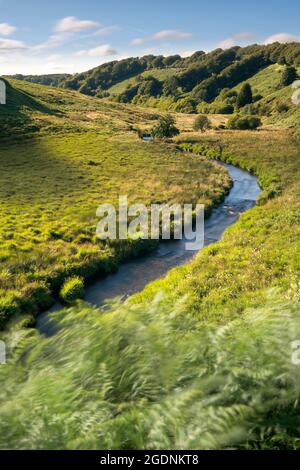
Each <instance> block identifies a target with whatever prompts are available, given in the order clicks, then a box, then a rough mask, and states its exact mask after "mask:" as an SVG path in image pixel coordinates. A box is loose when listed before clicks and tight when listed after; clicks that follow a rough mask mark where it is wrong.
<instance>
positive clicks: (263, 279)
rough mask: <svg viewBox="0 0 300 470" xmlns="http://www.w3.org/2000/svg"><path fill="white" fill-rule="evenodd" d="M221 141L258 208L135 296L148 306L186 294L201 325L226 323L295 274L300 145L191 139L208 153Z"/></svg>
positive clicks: (235, 135) (271, 136)
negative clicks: (250, 184) (253, 190)
mask: <svg viewBox="0 0 300 470" xmlns="http://www.w3.org/2000/svg"><path fill="white" fill-rule="evenodd" d="M220 142H222V143H223V145H224V150H223V156H222V158H223V159H224V160H226V161H227V162H229V163H233V164H235V165H238V166H241V167H242V168H245V169H247V170H248V171H250V172H252V173H256V174H257V175H258V176H259V181H260V184H261V186H262V188H263V193H262V195H261V198H260V205H259V206H258V207H256V208H254V209H253V210H251V211H249V212H247V213H246V214H245V215H243V216H242V217H241V220H240V221H239V223H237V224H236V225H235V226H234V227H232V228H230V229H228V230H227V231H226V232H225V235H224V236H223V239H222V240H221V242H220V243H218V244H217V245H216V246H213V247H209V248H207V249H205V250H203V251H202V252H201V253H199V255H198V256H197V257H196V259H195V261H194V262H192V263H191V264H189V265H187V266H184V267H182V268H179V269H175V270H174V271H172V272H171V273H170V275H169V276H167V277H166V278H165V279H163V280H158V281H157V282H155V283H153V284H150V285H149V286H148V287H147V288H146V289H145V291H144V292H142V293H141V294H139V295H137V296H136V297H135V301H136V302H139V301H144V300H147V301H149V299H150V298H153V297H154V296H155V295H156V294H157V292H159V291H163V292H164V293H165V295H166V299H168V301H169V302H170V304H171V305H172V302H174V301H176V299H178V298H181V297H182V296H183V295H187V296H188V297H189V301H188V307H187V312H188V314H189V315H191V316H192V317H194V316H195V317H196V318H198V319H199V320H200V321H202V322H204V323H205V322H206V321H209V322H217V323H219V322H222V323H226V322H227V321H228V320H230V319H232V318H235V317H239V316H240V315H242V314H243V312H244V310H245V308H249V307H253V308H254V307H255V306H257V305H263V304H264V302H265V293H266V290H267V289H268V288H270V287H277V288H281V289H283V290H288V289H289V287H290V285H291V284H292V283H293V282H294V280H295V279H299V274H300V262H299V260H300V243H299V240H300V237H299V235H300V192H299V181H300V170H299V158H300V148H299V142H298V141H297V140H296V139H294V137H293V134H292V132H290V133H289V132H287V131H284V130H281V131H279V130H277V131H260V132H247V131H245V132H229V131H228V132H219V133H215V132H214V133H211V134H210V135H209V136H205V135H203V136H198V137H195V143H199V144H201V145H202V146H203V145H204V146H205V145H207V146H208V147H210V148H211V147H213V146H215V148H217V149H219V147H218V146H219V144H220ZM216 156H218V155H217V153H216Z"/></svg>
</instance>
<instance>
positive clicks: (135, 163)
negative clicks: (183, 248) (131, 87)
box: [0, 81, 231, 328]
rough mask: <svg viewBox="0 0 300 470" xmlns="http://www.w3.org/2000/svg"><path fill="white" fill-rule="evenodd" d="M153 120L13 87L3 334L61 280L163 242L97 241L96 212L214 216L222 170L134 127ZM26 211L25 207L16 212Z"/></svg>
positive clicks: (7, 145)
mask: <svg viewBox="0 0 300 470" xmlns="http://www.w3.org/2000/svg"><path fill="white" fill-rule="evenodd" d="M153 117H154V118H156V116H153V114H152V113H151V112H150V111H147V110H139V109H137V108H134V107H132V106H125V105H122V104H119V103H106V102H104V101H101V100H98V99H96V98H91V97H87V96H84V95H82V94H80V93H77V92H72V91H68V90H62V89H54V88H52V87H45V86H42V85H35V84H31V83H26V82H24V81H11V83H10V84H8V105H7V106H6V105H5V106H1V107H0V126H1V137H2V140H1V151H0V161H1V172H0V217H1V227H0V260H1V268H0V328H1V327H4V326H5V325H6V323H7V322H8V321H10V320H11V319H13V318H14V317H15V316H19V315H21V314H25V313H28V314H30V315H31V321H32V320H33V318H34V317H35V316H36V315H37V314H38V313H39V312H40V311H41V310H43V309H44V308H46V307H47V306H48V305H51V304H52V303H53V302H54V300H55V298H57V296H58V293H59V291H60V289H61V287H62V285H63V284H64V282H65V280H67V279H68V278H70V277H72V276H74V275H77V276H80V277H82V278H84V279H85V280H89V279H91V278H93V277H95V276H96V275H98V276H99V275H102V276H103V275H105V274H106V273H108V272H112V271H114V270H115V269H116V268H117V266H118V264H119V263H121V262H122V261H124V260H126V259H129V258H131V257H135V256H138V255H139V254H140V253H143V252H147V251H148V250H151V249H153V248H155V247H156V246H157V242H156V241H151V240H141V239H139V238H137V239H136V240H135V239H128V240H126V241H115V242H114V241H112V242H111V243H110V242H107V243H105V242H103V243H101V242H99V241H98V240H97V238H96V226H97V218H96V210H97V207H98V206H99V205H100V204H101V203H104V202H109V203H114V204H117V202H118V197H119V195H120V194H121V195H122V194H125V195H128V199H129V200H130V201H132V202H139V201H143V203H145V204H146V205H150V204H151V203H154V202H158V201H161V202H170V203H171V202H180V203H184V202H185V201H193V202H195V203H196V202H198V201H201V202H202V203H204V204H205V205H206V210H207V212H209V211H210V210H211V208H212V207H213V206H214V205H215V204H218V202H219V201H220V200H221V199H222V198H223V197H224V194H225V193H226V192H227V191H228V189H229V187H230V186H231V180H230V178H229V177H228V175H227V173H226V171H224V170H223V169H220V168H218V167H217V166H216V165H215V164H213V163H211V162H207V161H206V160H205V159H199V158H197V157H196V156H195V157H194V158H191V159H189V160H188V161H186V158H185V157H184V155H183V154H182V153H181V152H178V151H176V150H175V149H174V147H173V146H171V145H167V144H163V143H162V142H153V143H149V145H148V144H145V143H143V142H142V141H141V140H140V139H139V138H138V136H137V132H136V126H140V125H145V126H149V125H150V126H151V125H153ZM20 208H21V209H20Z"/></svg>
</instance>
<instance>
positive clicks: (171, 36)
mask: <svg viewBox="0 0 300 470" xmlns="http://www.w3.org/2000/svg"><path fill="white" fill-rule="evenodd" d="M191 37H192V34H191V33H186V32H184V31H180V30H178V29H164V30H162V31H158V32H157V33H155V34H153V35H152V36H145V37H144V38H136V39H133V41H131V45H132V46H142V45H143V44H145V43H146V42H149V41H180V40H182V39H189V38H191Z"/></svg>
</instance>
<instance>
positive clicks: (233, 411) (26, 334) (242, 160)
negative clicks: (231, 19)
mask: <svg viewBox="0 0 300 470" xmlns="http://www.w3.org/2000/svg"><path fill="white" fill-rule="evenodd" d="M186 137H188V138H189V139H191V137H194V139H195V141H196V142H197V143H198V145H202V146H204V145H210V148H211V146H212V144H213V143H219V142H220V140H222V141H223V143H224V144H226V148H225V150H224V154H223V157H224V158H225V159H227V160H228V161H231V162H233V163H235V164H237V165H241V166H242V167H244V168H247V169H248V170H250V171H253V172H256V173H257V174H258V176H259V178H260V182H261V184H262V186H263V188H264V191H265V196H264V198H262V199H261V203H260V204H261V205H259V206H258V207H256V208H254V209H252V210H251V211H249V212H248V213H247V214H245V215H243V216H242V218H241V220H240V221H239V222H238V223H237V224H236V225H235V226H234V227H232V228H230V229H228V230H227V232H226V234H225V236H224V238H223V240H222V241H221V242H219V243H217V244H215V245H213V246H211V247H208V248H206V249H205V250H204V251H203V252H201V253H200V254H199V255H198V256H197V258H196V259H195V261H193V262H192V263H191V264H189V265H187V266H185V267H182V268H178V269H175V270H173V272H172V273H171V274H169V275H168V276H167V277H166V278H165V279H164V280H160V281H157V282H155V283H153V284H151V285H150V286H149V287H148V288H146V290H145V291H144V292H143V293H142V294H140V295H137V296H135V298H134V301H132V299H131V300H130V301H129V302H127V303H126V304H125V305H118V304H117V303H115V304H112V305H111V306H110V308H108V307H106V309H105V310H104V311H101V310H97V309H93V308H91V307H89V306H85V305H79V306H78V307H76V308H73V309H71V310H69V311H64V312H57V313H55V314H54V315H53V316H54V318H55V319H56V321H57V322H58V324H59V326H60V332H59V333H58V334H56V335H55V336H54V337H53V338H50V339H49V338H43V337H41V336H40V335H39V333H38V332H36V331H35V330H28V329H22V328H21V329H17V328H16V327H15V328H14V329H13V330H12V331H11V332H7V333H6V335H5V336H4V339H5V340H6V341H7V345H8V350H9V352H10V354H11V359H10V361H9V364H8V366H7V367H6V368H2V369H0V380H1V385H2V386H1V387H0V390H1V398H2V401H3V405H2V406H0V417H1V422H2V425H1V429H2V431H3V432H2V433H1V434H0V436H2V437H1V438H0V447H1V448H7V447H9V448H26V449H189V450H192V449H221V448H240V449H281V450H284V449H298V448H299V438H298V436H299V426H300V425H299V411H300V410H299V398H300V397H299V390H300V372H299V366H296V365H293V364H292V363H291V353H292V348H291V342H292V341H294V340H298V339H299V337H300V322H299V318H300V304H299V301H300V281H299V278H300V276H299V273H300V265H299V260H300V243H299V240H300V237H299V235H300V233H299V232H300V230H299V228H300V218H299V215H300V192H299V179H300V174H299V158H300V149H299V143H297V141H295V140H293V138H292V134H291V133H288V132H287V131H283V130H281V131H276V132H275V131H267V130H266V131H260V132H255V133H250V132H226V133H225V132H224V133H215V132H210V133H209V134H207V135H204V136H199V135H194V136H193V135H192V134H191V133H187V134H186ZM203 148H204V147H203ZM196 149H197V148H195V150H196ZM190 157H192V155H190V154H189V155H187V156H186V158H190ZM267 193H268V194H269V196H271V195H273V196H275V197H273V199H271V200H269V201H267V202H264V201H265V198H266V194H267ZM20 359H22V360H20ZM37 429H38V432H36V430H37Z"/></svg>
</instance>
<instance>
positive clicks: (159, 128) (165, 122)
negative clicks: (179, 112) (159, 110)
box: [151, 114, 180, 138]
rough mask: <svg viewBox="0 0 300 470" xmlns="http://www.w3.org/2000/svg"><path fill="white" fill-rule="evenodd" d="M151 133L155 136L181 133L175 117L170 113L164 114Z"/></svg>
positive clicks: (169, 135) (171, 135)
mask: <svg viewBox="0 0 300 470" xmlns="http://www.w3.org/2000/svg"><path fill="white" fill-rule="evenodd" d="M151 134H152V135H153V137H158V138H170V137H174V136H175V135H178V134H180V131H179V129H177V127H176V126H175V119H174V118H173V116H171V115H170V114H167V116H162V117H161V118H160V120H159V123H158V124H157V125H156V126H154V127H153V129H152V131H151Z"/></svg>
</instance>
